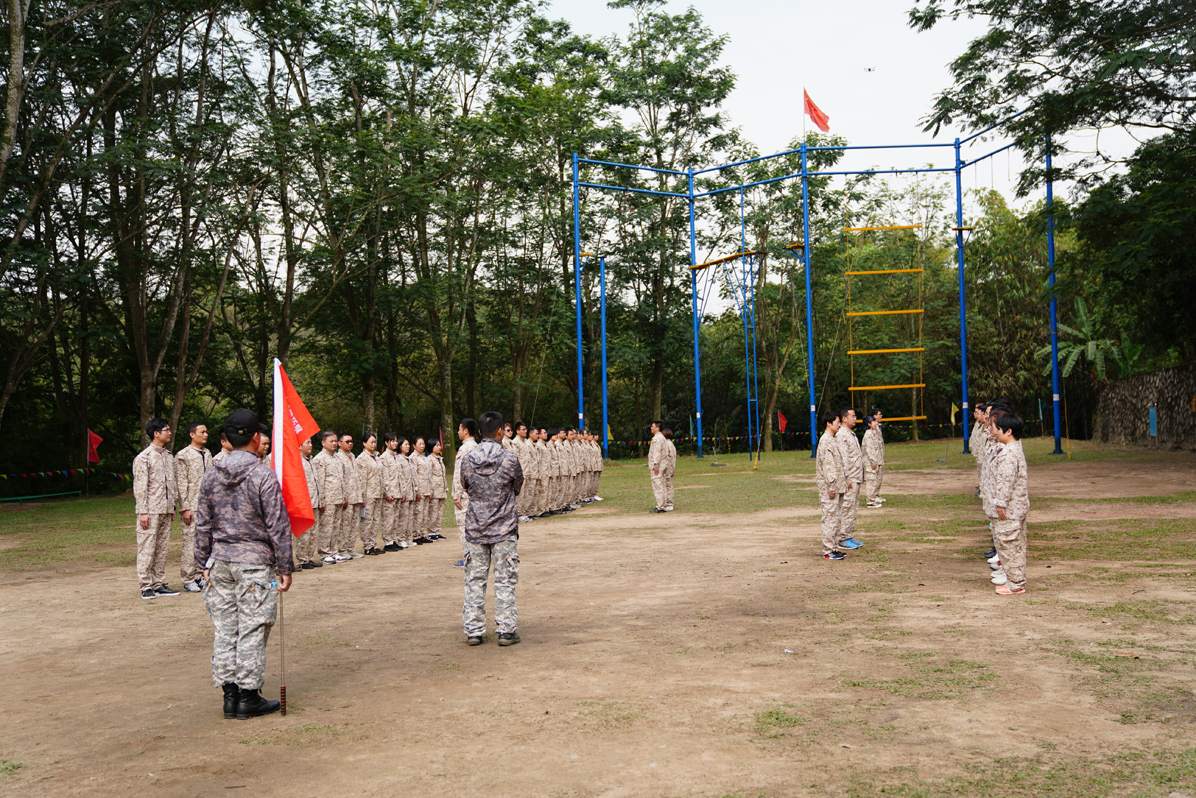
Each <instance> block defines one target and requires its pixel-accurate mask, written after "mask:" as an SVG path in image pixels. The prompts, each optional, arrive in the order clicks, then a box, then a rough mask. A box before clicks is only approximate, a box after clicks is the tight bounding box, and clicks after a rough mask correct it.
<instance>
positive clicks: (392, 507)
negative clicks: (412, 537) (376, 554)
mask: <svg viewBox="0 0 1196 798" xmlns="http://www.w3.org/2000/svg"><path fill="white" fill-rule="evenodd" d="M382 446H383V451H382V456H381V457H379V458H378V464H379V465H380V466H381V467H382V479H381V483H382V504H381V507H382V550H383V551H398V550H399V549H400V548H401V547H400V546H399V538H400V533H399V518H400V513H399V508H400V507H402V506H403V502H402V501H401V500H400V499H399V497H400V496H402V494H403V485H402V481H401V480H400V478H399V456H398V449H399V436H398V435H395V434H394V433H393V432H384V433H382Z"/></svg>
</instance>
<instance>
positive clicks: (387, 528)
mask: <svg viewBox="0 0 1196 798" xmlns="http://www.w3.org/2000/svg"><path fill="white" fill-rule="evenodd" d="M402 504H403V502H401V501H399V500H398V499H395V500H394V501H392V502H388V501H387V500H386V499H383V500H382V504H381V505H379V506H380V507H381V508H382V512H381V515H382V545H383V546H387V545H390V544H391V543H395V542H397V541H398V540H399V506H400V505H402Z"/></svg>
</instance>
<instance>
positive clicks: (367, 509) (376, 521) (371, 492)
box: [357, 432, 382, 556]
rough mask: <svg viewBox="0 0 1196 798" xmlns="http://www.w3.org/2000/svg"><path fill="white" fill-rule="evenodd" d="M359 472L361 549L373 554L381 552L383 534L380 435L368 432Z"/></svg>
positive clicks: (362, 448) (360, 455) (365, 437)
mask: <svg viewBox="0 0 1196 798" xmlns="http://www.w3.org/2000/svg"><path fill="white" fill-rule="evenodd" d="M357 474H358V476H359V477H360V479H361V499H362V506H361V524H360V525H359V527H358V534H359V535H361V550H362V552H363V553H365V554H369V555H371V556H373V555H375V554H381V553H382V549H381V547H380V546H379V542H378V541H379V538H380V537H381V535H382V464H381V463H379V462H378V436H377V435H375V434H374V433H372V432H367V433H366V434H365V435H364V436H362V439H361V454H359V455H357Z"/></svg>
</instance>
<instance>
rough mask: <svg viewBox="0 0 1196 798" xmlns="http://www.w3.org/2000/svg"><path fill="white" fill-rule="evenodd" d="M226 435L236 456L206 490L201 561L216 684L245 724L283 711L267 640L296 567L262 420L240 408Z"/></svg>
mask: <svg viewBox="0 0 1196 798" xmlns="http://www.w3.org/2000/svg"><path fill="white" fill-rule="evenodd" d="M224 433H225V435H227V436H228V440H229V443H231V444H232V445H233V452H232V454H230V455H229V456H228V457H226V458H224V460H222V461H221V462H220V463H218V464H217V465H216V466H215V467H214V468H212V469H210V470H209V471H208V473H207V475H206V476H205V477H204V480H203V483H202V484H201V485H200V489H199V510H198V518H197V520H196V524H195V558H196V559H197V560H199V561H200V562H202V563H204V565H205V567H204V573H203V575H204V579H205V581H206V582H207V584H206V586H205V587H204V605H205V606H206V607H207V609H208V615H209V616H211V618H212V627H213V630H214V635H213V638H212V681H213V683H214V684H215V685H216V686H218V687H220V688H221V689H223V690H224V717H226V718H238V719H241V720H245V719H248V718H253V717H257V716H258V715H268V714H269V713H271V712H276V711H278V707H279V704H278V702H277V701H267V700H266V699H264V698H262V693H261V690H262V683H263V682H264V681H265V677H266V640H267V639H268V638H269V637H270V628H271V627H272V626H274V614H275V611H276V610H277V608H278V593H279V591H282V592H284V593H285V592H286V591H287V590H288V589H289V588H290V586H291V574H292V573H293V572H294V570H295V565H294V563H293V562H292V559H291V556H292V555H291V521H290V519H289V518H287V510H286V506H285V505H284V504H283V501H282V489H281V488H279V486H278V478H277V477H276V476H275V475H274V472H273V471H272V470H270V466H268V465H266V463H264V462H263V461H262V460H261V459H259V458H258V456H257V452H258V449H259V444H260V443H261V441H262V433H261V430H260V429H259V428H258V421H257V416H256V415H255V414H254V413H253V411H252V410H245V409H241V410H234V411H233V412H232V413H231V414H230V415H229V416H228V418H226V419H225V420H224Z"/></svg>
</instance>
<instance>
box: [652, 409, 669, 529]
mask: <svg viewBox="0 0 1196 798" xmlns="http://www.w3.org/2000/svg"><path fill="white" fill-rule="evenodd" d="M663 426H664V425H663V423H662V422H660V421H653V422H652V445H651V446H649V447H648V468H650V469H651V470H652V495H653V496H655V497H656V506H655V507H653V508H652V510H651V512H654V513H663V512H665V508H666V507H668V506H669V498H668V489H667V487H666V486H665V476H664V455H665V448H666V447H665V439H664V433H663V432H661V428H662V427H663Z"/></svg>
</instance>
